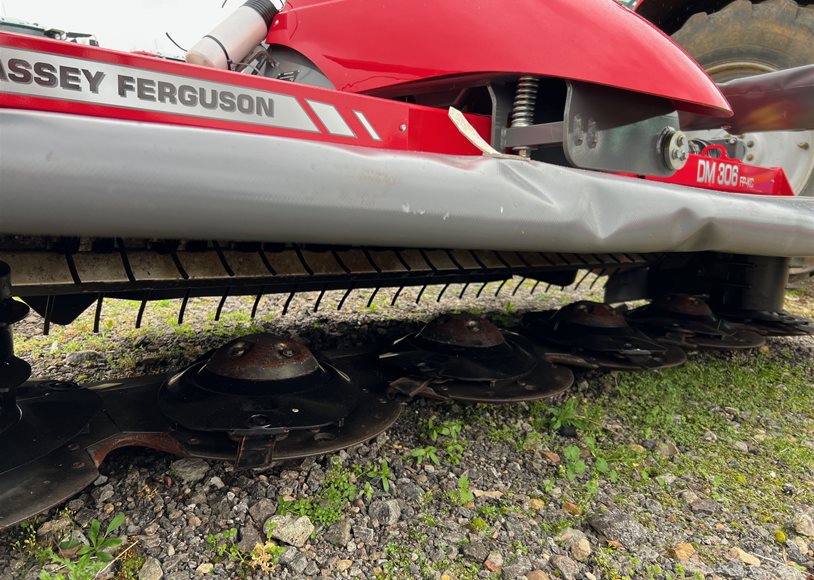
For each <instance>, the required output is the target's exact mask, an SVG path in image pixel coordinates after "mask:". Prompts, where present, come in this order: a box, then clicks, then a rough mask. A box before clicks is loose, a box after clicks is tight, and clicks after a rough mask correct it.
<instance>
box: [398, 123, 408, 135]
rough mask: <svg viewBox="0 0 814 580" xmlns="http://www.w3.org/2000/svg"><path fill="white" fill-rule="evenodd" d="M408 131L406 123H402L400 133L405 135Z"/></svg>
mask: <svg viewBox="0 0 814 580" xmlns="http://www.w3.org/2000/svg"><path fill="white" fill-rule="evenodd" d="M406 130H407V125H405V124H404V123H402V124H401V125H399V131H401V132H402V133H404V132H405V131H406Z"/></svg>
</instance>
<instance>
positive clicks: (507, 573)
mask: <svg viewBox="0 0 814 580" xmlns="http://www.w3.org/2000/svg"><path fill="white" fill-rule="evenodd" d="M529 570H531V561H530V560H529V559H528V558H526V557H525V556H520V557H519V558H517V559H516V560H514V561H512V562H509V563H506V564H504V565H503V578H505V579H506V580H511V579H513V578H522V577H523V576H526V575H527V574H528V572H529Z"/></svg>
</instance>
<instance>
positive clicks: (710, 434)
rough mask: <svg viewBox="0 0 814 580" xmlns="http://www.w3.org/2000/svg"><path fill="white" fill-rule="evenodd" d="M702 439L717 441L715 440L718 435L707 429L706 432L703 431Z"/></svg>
mask: <svg viewBox="0 0 814 580" xmlns="http://www.w3.org/2000/svg"><path fill="white" fill-rule="evenodd" d="M702 439H703V440H704V441H717V440H718V436H717V435H716V434H715V433H713V432H712V431H709V430H708V431H706V432H705V433H704V435H703V437H702Z"/></svg>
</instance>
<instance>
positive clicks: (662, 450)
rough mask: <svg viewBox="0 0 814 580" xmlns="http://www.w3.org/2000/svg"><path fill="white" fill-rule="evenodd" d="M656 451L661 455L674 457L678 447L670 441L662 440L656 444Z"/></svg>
mask: <svg viewBox="0 0 814 580" xmlns="http://www.w3.org/2000/svg"><path fill="white" fill-rule="evenodd" d="M656 453H657V454H659V455H661V456H662V457H675V456H676V455H678V453H679V452H678V447H676V445H675V443H673V442H672V441H662V442H661V443H659V444H658V445H656Z"/></svg>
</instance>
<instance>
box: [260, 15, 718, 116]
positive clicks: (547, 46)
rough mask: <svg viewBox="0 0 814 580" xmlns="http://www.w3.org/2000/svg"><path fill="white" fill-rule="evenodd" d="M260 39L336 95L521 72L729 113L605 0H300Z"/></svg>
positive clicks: (701, 78)
mask: <svg viewBox="0 0 814 580" xmlns="http://www.w3.org/2000/svg"><path fill="white" fill-rule="evenodd" d="M268 41H269V42H270V43H272V44H280V45H286V46H289V47H291V48H293V49H295V50H297V51H299V52H300V53H302V54H304V55H305V56H307V57H308V58H309V59H311V60H312V61H313V62H314V63H315V64H316V65H317V66H318V67H319V68H320V69H321V70H322V71H323V72H324V73H325V74H326V75H327V76H328V78H330V79H331V81H332V82H333V83H334V86H336V87H337V88H339V89H340V90H343V91H350V92H367V93H371V94H376V92H377V91H379V92H382V91H383V90H384V89H387V88H390V87H393V86H394V85H400V84H407V85H409V84H410V83H414V82H417V81H421V80H426V79H430V78H438V77H450V76H471V75H476V74H480V73H491V74H494V75H503V74H522V73H529V74H534V75H539V76H553V77H560V78H566V79H574V80H580V81H585V82H591V83H598V84H602V85H607V86H612V87H617V88H621V89H626V90H630V91H635V92H641V93H647V94H652V95H657V96H661V97H665V98H668V99H670V100H672V101H674V102H675V103H676V105H677V106H678V107H679V108H680V109H682V110H688V111H694V112H700V113H707V114H712V115H716V116H728V115H729V114H730V109H729V105H728V104H727V102H726V99H725V98H724V97H723V96H722V95H721V93H720V91H719V90H718V89H717V87H716V86H715V84H714V83H713V82H712V81H711V80H710V79H709V77H708V76H707V75H706V73H705V72H704V71H703V70H702V69H701V68H700V67H699V66H698V65H697V64H696V63H695V62H694V61H693V60H692V59H691V58H690V57H689V56H687V54H686V53H685V52H684V51H683V50H682V49H681V48H680V47H678V46H676V45H675V44H673V42H672V41H671V40H670V39H669V37H667V36H666V35H665V34H663V33H662V32H661V31H659V30H658V29H657V28H655V27H654V26H652V25H651V24H650V23H649V22H647V21H646V20H644V19H643V18H641V17H640V16H638V15H637V14H635V13H633V12H631V11H629V10H627V9H626V8H624V7H622V6H620V5H619V4H617V3H616V2H612V1H610V0H578V1H574V0H545V1H541V0H513V1H512V2H510V3H496V2H494V1H493V0H444V1H443V2H437V1H431V0H388V1H387V2H371V1H369V0H341V1H337V0H298V1H297V2H294V3H293V5H292V4H289V5H288V7H287V8H286V9H285V10H284V11H283V12H282V13H281V14H280V15H278V16H277V18H276V19H275V21H274V23H273V24H272V28H271V32H270V33H269V36H268ZM405 92H408V91H405Z"/></svg>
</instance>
